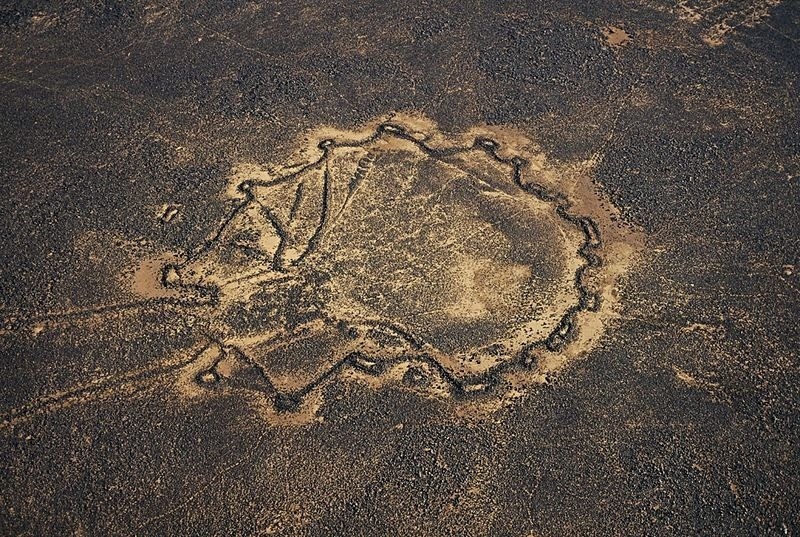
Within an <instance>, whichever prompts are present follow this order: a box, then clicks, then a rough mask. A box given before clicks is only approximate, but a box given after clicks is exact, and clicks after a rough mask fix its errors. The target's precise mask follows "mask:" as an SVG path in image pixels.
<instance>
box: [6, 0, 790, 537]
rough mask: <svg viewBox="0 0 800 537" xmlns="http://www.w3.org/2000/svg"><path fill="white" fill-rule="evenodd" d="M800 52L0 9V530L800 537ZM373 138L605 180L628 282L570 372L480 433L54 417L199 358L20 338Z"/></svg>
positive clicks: (380, 15)
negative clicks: (341, 134) (407, 128)
mask: <svg viewBox="0 0 800 537" xmlns="http://www.w3.org/2000/svg"><path fill="white" fill-rule="evenodd" d="M799 23H800V3H798V2H794V1H792V0H784V1H783V2H781V1H779V0H774V1H771V0H754V1H751V2H744V1H738V0H731V1H727V2H726V1H722V0H688V1H682V2H677V1H675V0H661V1H659V0H619V1H615V2H612V1H608V0H603V1H600V0H594V1H586V2H568V1H557V0H546V1H543V2H527V3H526V2H511V1H499V2H466V3H463V4H451V3H448V2H440V3H434V2H405V3H401V2H385V1H375V2H372V3H368V2H354V1H348V2H341V3H333V4H325V3H319V2H317V3H313V2H308V3H304V2H300V1H295V0H288V1H283V2H272V3H265V4H260V3H256V2H247V1H240V0H226V1H224V2H183V1H177V2H167V3H165V4H164V5H158V4H156V3H153V4H149V3H147V2H122V1H111V0H109V1H102V0H98V1H95V2H77V1H55V0H53V1H37V0H27V1H14V0H9V1H7V2H4V3H3V4H2V5H0V88H1V91H2V99H0V172H1V173H2V180H1V181H0V207H1V208H2V209H1V212H0V215H2V216H1V217H0V218H1V219H2V220H0V223H1V224H2V228H3V233H2V235H0V252H1V253H2V263H0V278H1V281H0V308H1V310H0V312H2V314H3V317H4V318H5V319H6V323H7V324H8V327H9V328H8V330H5V331H4V332H2V333H0V376H1V377H0V378H2V383H1V384H0V390H1V392H2V400H1V401H0V405H1V407H0V410H1V411H2V415H3V420H4V421H3V426H2V434H1V435H0V438H1V440H0V441H1V442H2V444H1V445H0V453H2V455H0V467H1V468H2V473H0V475H1V476H2V481H0V482H1V483H2V492H1V493H0V533H2V534H4V535H70V534H75V535H147V534H151V535H240V534H258V535H269V534H275V535H454V536H455V535H458V536H462V535H497V536H501V535H537V536H538V535H796V534H798V533H800V499H798V497H799V495H800V462H798V461H800V459H799V458H798V457H799V456H800V453H798V447H800V437H799V436H800V430H799V429H798V426H797V424H798V422H799V420H800V368H799V367H798V366H799V364H798V348H800V334H799V333H798V319H800V276H798V274H800V273H799V272H798V264H799V263H800V259H798V257H799V255H800V209H798V207H800V187H799V186H798V178H799V177H800V152H799V151H798V149H799V148H800V132H798V126H799V125H800V114H799V113H798V112H800V96H799V95H800V94H799V93H798V81H799V80H800V77H798V68H800V44H799V42H800V26H799ZM609 26H614V27H618V28H622V29H624V30H625V32H627V33H628V34H629V37H630V39H629V40H628V41H627V42H624V43H622V44H621V45H618V46H611V45H610V44H609V43H608V42H607V40H606V38H605V37H604V33H603V29H604V28H606V27H609ZM392 111H417V112H420V113H423V114H424V115H426V116H427V117H429V118H431V119H432V120H434V121H436V122H437V123H438V124H439V125H440V127H441V128H442V129H444V130H448V131H463V130H466V129H468V128H470V127H471V126H473V125H477V124H490V125H503V126H510V127H513V128H516V129H519V130H520V131H522V132H524V133H525V134H526V135H527V136H529V137H530V138H532V139H533V140H535V141H536V142H537V143H539V144H540V145H541V146H542V148H543V149H544V151H545V152H546V153H547V154H548V155H550V156H551V158H553V159H559V160H562V161H565V162H567V161H580V160H585V159H588V158H590V157H593V156H594V157H595V158H596V159H597V166H596V168H595V171H594V174H595V179H596V180H597V181H598V182H599V183H600V184H602V185H603V187H604V190H605V192H607V194H608V196H609V197H610V198H611V200H613V202H614V203H615V204H616V205H617V206H618V207H619V208H620V210H621V211H622V215H623V217H624V218H625V219H626V220H627V221H628V222H630V223H631V224H633V225H637V226H640V227H641V228H642V229H643V230H644V231H645V233H646V242H647V246H646V248H647V254H648V255H647V263H646V264H644V265H642V266H640V267H638V268H637V269H636V271H634V272H633V273H630V274H628V275H627V277H626V279H625V282H624V285H623V286H622V288H621V289H622V295H621V299H620V304H621V307H622V310H621V313H620V315H619V319H618V320H617V322H616V323H614V325H613V326H612V327H611V328H610V329H609V330H608V331H607V332H606V334H605V337H604V338H603V340H602V342H601V344H600V345H599V346H597V347H596V348H595V349H594V350H593V351H592V352H591V353H590V354H589V355H588V356H586V357H585V358H583V359H581V360H579V361H577V362H575V363H574V364H572V366H571V367H569V368H567V369H566V370H564V371H562V372H561V373H560V374H558V375H556V376H555V377H554V378H553V379H552V382H551V383H550V384H546V385H542V386H541V387H539V388H536V389H534V390H532V391H531V392H530V393H528V394H527V396H526V397H525V398H523V399H521V400H520V401H518V402H517V403H515V404H514V405H512V406H510V407H508V408H506V409H504V410H502V411H500V412H498V413H496V414H493V415H490V416H488V417H486V418H485V419H482V420H472V421H463V420H458V419H454V418H453V417H452V415H451V412H450V411H449V410H448V408H447V407H446V405H445V406H443V405H440V404H437V403H436V402H435V401H433V400H430V399H425V398H420V397H418V396H416V395H414V394H412V393H408V392H404V391H402V390H377V391H376V390H373V389H370V388H368V387H366V386H362V385H361V384H358V383H341V384H332V385H329V386H327V387H325V389H324V391H325V394H324V395H325V402H324V404H323V405H322V407H321V408H320V409H319V411H318V414H319V419H318V420H317V421H315V422H314V423H313V424H310V425H305V426H274V425H270V424H269V423H267V422H266V421H265V420H264V419H263V418H262V417H261V416H260V415H259V414H258V412H254V411H253V409H252V406H251V405H249V404H248V401H247V400H246V398H243V397H240V396H238V395H236V394H235V393H230V394H226V395H220V396H219V397H214V398H207V399H203V400H202V401H199V402H197V403H194V404H181V403H176V402H175V401H176V400H175V397H174V395H173V392H174V389H173V388H172V387H171V386H170V385H169V384H168V383H159V382H157V381H155V380H154V381H153V382H151V383H149V384H144V386H145V388H144V389H143V390H141V391H139V390H138V389H133V388H131V389H126V388H125V386H124V385H123V386H122V388H120V389H119V390H118V391H115V392H113V393H110V394H109V396H107V397H104V398H101V399H90V398H89V397H88V396H87V398H86V400H83V399H82V398H81V397H80V396H78V397H77V398H74V399H73V400H71V403H70V404H64V405H58V406H53V407H48V406H47V403H46V402H47V401H48V399H47V397H50V396H52V394H59V393H62V392H63V391H64V390H68V389H71V387H74V386H78V385H84V384H91V383H92V382H94V381H97V379H100V380H99V381H100V382H102V379H104V378H108V377H109V376H111V375H126V374H133V375H135V374H136V373H135V372H136V371H138V370H140V369H142V368H145V367H146V366H147V365H148V364H152V363H154V361H155V360H158V359H161V358H163V356H165V355H167V354H168V353H169V352H171V351H172V350H174V349H180V348H184V347H186V346H187V345H190V344H191V343H192V342H193V341H195V339H196V328H195V326H194V325H193V324H192V322H191V321H190V320H189V321H186V320H180V321H176V320H175V317H174V312H171V311H170V310H169V309H165V310H164V311H149V312H144V313H141V314H139V315H118V316H114V315H112V316H110V317H109V318H108V319H106V320H104V321H103V324H102V327H98V325H96V324H92V323H89V324H75V325H69V326H59V329H58V330H52V329H49V328H48V329H45V330H44V331H42V332H41V333H39V332H36V331H35V330H33V331H32V330H29V329H27V328H26V329H17V328H15V322H16V321H15V320H19V319H26V318H31V317H36V316H40V315H42V314H45V313H47V312H51V311H64V310H68V309H71V308H85V307H92V306H95V305H98V304H105V303H108V302H109V301H113V300H115V299H117V298H119V293H120V291H119V288H120V285H119V280H118V275H117V272H116V269H117V268H118V267H120V266H122V265H124V264H125V263H128V262H129V261H130V260H131V259H134V258H137V256H141V255H151V254H153V253H154V252H160V251H164V250H173V251H174V250H184V249H187V248H190V247H191V245H194V244H197V243H198V242H199V241H201V240H202V239H203V238H204V237H205V236H206V235H207V234H208V232H209V230H210V229H211V228H213V226H214V225H216V223H217V222H218V221H219V219H220V218H221V216H222V215H223V213H224V210H225V207H224V204H223V202H222V200H221V198H220V196H219V192H220V191H222V190H224V189H225V186H226V184H227V177H228V176H229V174H230V170H231V167H232V166H233V165H234V164H235V163H237V162H242V161H245V162H261V161H266V160H269V161H273V160H275V159H276V158H277V159H278V160H279V157H280V156H281V155H285V154H289V152H290V151H291V144H292V143H293V142H294V141H295V140H296V139H297V137H298V136H299V135H300V134H302V133H303V132H305V131H307V130H309V129H312V128H315V127H317V126H319V125H335V126H337V127H340V128H353V127H356V126H358V125H359V124H362V123H363V122H365V121H369V120H372V119H373V118H375V117H379V116H382V115H386V114H387V113H390V112H392ZM276 156H277V157H276ZM166 202H171V203H175V204H179V205H180V206H181V207H182V212H181V217H180V218H179V219H178V220H176V221H175V222H174V223H172V224H171V225H165V224H164V222H163V221H161V220H159V219H158V218H155V217H154V215H155V212H156V211H157V209H158V207H160V206H161V205H162V204H163V203H166ZM96 245H101V246H100V247H96ZM132 245H134V246H132ZM131 372H134V373H131ZM42 398H44V401H45V403H44V406H42V404H41V403H37V401H38V402H41V401H43V399H42ZM37 404H38V405H40V406H38V407H37V406H35V405H37ZM31 405H33V406H31ZM20 409H23V411H25V412H27V410H25V409H32V414H31V416H30V417H29V419H25V420H22V421H13V420H11V421H9V420H10V418H11V417H13V416H16V415H18V413H19V412H20ZM38 410H42V411H41V412H39V411H38Z"/></svg>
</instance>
